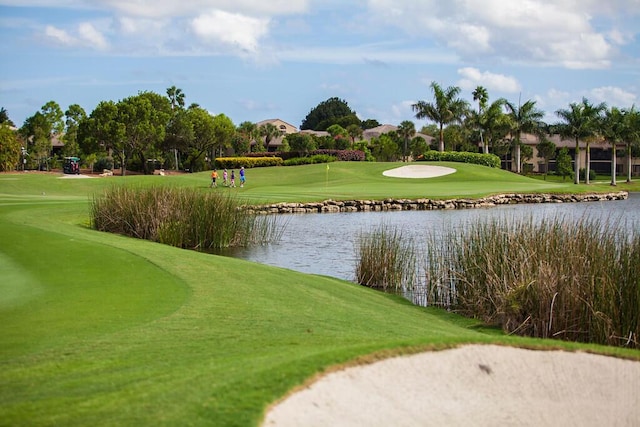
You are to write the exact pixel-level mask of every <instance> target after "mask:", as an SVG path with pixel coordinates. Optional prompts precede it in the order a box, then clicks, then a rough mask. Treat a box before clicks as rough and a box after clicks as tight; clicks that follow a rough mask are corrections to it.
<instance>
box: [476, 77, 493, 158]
mask: <svg viewBox="0 0 640 427" xmlns="http://www.w3.org/2000/svg"><path fill="white" fill-rule="evenodd" d="M472 95H473V100H474V101H478V114H477V118H476V120H474V121H475V122H476V124H477V125H479V123H478V122H479V121H480V116H482V112H483V111H484V110H485V109H486V108H487V102H489V93H488V92H487V89H486V88H484V87H483V86H477V87H476V88H475V89H474V91H473V92H472ZM478 127H479V129H478V132H479V134H480V146H481V147H482V152H483V153H488V152H489V151H488V150H487V149H486V148H485V144H484V139H483V135H482V127H480V126H478Z"/></svg>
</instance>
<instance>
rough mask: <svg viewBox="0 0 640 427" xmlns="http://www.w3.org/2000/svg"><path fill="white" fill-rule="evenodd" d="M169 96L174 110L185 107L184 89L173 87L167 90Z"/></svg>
mask: <svg viewBox="0 0 640 427" xmlns="http://www.w3.org/2000/svg"><path fill="white" fill-rule="evenodd" d="M167 96H168V97H169V101H171V109H172V110H174V109H175V108H176V107H180V108H182V107H184V92H182V89H179V88H177V87H175V86H171V87H170V88H167Z"/></svg>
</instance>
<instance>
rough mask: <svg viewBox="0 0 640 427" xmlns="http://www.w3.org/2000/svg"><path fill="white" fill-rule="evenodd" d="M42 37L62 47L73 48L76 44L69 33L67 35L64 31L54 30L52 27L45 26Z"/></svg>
mask: <svg viewBox="0 0 640 427" xmlns="http://www.w3.org/2000/svg"><path fill="white" fill-rule="evenodd" d="M44 35H45V36H46V37H47V38H49V39H51V40H53V41H54V42H56V43H58V44H61V45H63V46H74V45H75V44H76V40H75V39H74V38H73V37H71V35H69V33H67V32H66V31H65V30H61V29H60V28H56V27H54V26H53V25H47V26H46V27H45V29H44Z"/></svg>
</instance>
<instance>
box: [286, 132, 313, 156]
mask: <svg viewBox="0 0 640 427" xmlns="http://www.w3.org/2000/svg"><path fill="white" fill-rule="evenodd" d="M285 140H286V141H287V144H289V148H290V149H291V151H298V152H300V153H303V154H308V153H309V152H310V151H313V150H315V149H316V148H317V144H316V141H315V140H314V139H313V137H312V136H311V135H309V134H306V133H292V134H289V135H287V136H286V137H285Z"/></svg>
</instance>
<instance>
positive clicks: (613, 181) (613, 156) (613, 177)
mask: <svg viewBox="0 0 640 427" xmlns="http://www.w3.org/2000/svg"><path fill="white" fill-rule="evenodd" d="M617 167H618V166H617V164H616V143H615V142H614V143H612V144H611V185H613V186H614V187H615V186H616V185H617V183H616V169H617Z"/></svg>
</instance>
